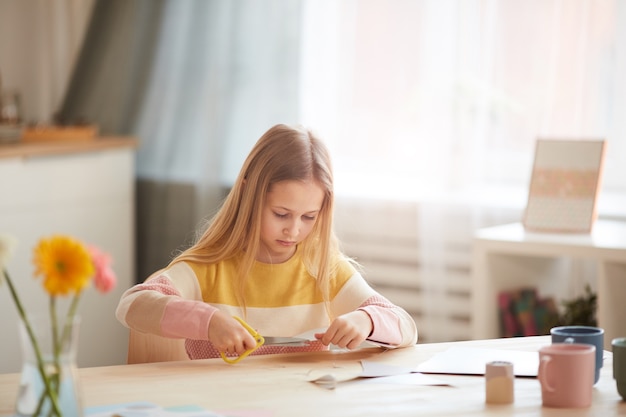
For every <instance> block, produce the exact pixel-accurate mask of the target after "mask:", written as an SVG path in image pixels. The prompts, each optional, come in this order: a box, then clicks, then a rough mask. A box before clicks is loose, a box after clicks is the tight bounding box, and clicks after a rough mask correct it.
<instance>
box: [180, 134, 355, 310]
mask: <svg viewBox="0 0 626 417" xmlns="http://www.w3.org/2000/svg"><path fill="white" fill-rule="evenodd" d="M311 179H312V180H314V181H316V182H317V183H318V184H319V185H320V187H322V189H323V190H324V200H323V202H322V207H321V209H320V212H319V214H318V218H317V221H316V222H315V225H314V227H313V229H312V230H311V233H310V234H309V236H307V238H306V239H305V240H304V241H303V242H301V243H300V250H301V251H302V257H303V261H304V263H305V265H306V267H307V269H308V271H309V273H310V274H311V275H313V276H314V277H315V278H316V281H317V284H318V288H319V289H320V291H321V294H322V296H323V299H324V300H325V302H326V303H327V304H328V300H329V298H330V295H329V288H330V279H331V277H332V276H333V274H334V272H335V270H336V267H337V262H338V261H339V259H341V258H343V255H342V254H341V252H340V250H339V245H338V241H337V238H336V236H335V234H334V232H333V205H334V190H333V173H332V167H331V160H330V154H329V152H328V149H327V148H326V146H325V145H324V144H323V142H322V141H321V140H320V139H318V138H317V137H316V136H315V135H314V134H313V133H312V132H311V131H310V130H307V129H305V128H303V127H300V126H287V125H284V124H279V125H276V126H273V127H272V128H270V129H269V130H268V131H267V132H266V133H265V134H264V135H263V136H262V137H261V138H260V139H259V140H258V141H257V143H256V144H255V145H254V147H253V148H252V150H251V151H250V154H249V155H248V157H247V159H246V161H245V162H244V164H243V166H242V168H241V171H240V172H239V175H238V177H237V180H236V181H235V184H234V186H233V188H232V190H231V191H230V193H229V194H228V196H227V197H226V199H225V200H224V203H223V204H222V206H221V208H220V209H219V211H218V212H217V213H216V215H215V216H214V217H213V218H212V219H211V220H210V222H209V224H208V227H207V228H206V230H205V231H204V233H203V234H202V235H201V236H200V237H199V239H198V240H197V242H196V243H195V244H194V245H193V246H191V247H190V248H189V249H187V250H185V251H184V252H182V253H181V254H180V255H178V256H177V257H176V258H175V259H174V260H173V261H172V262H171V263H170V266H171V265H173V264H175V263H177V262H182V261H191V262H198V263H216V262H220V261H223V260H226V259H230V258H232V257H235V256H238V255H241V256H242V258H241V262H240V263H239V266H238V275H237V277H236V278H235V279H236V288H237V298H238V299H239V302H240V304H241V305H242V306H243V308H244V310H245V305H246V303H245V297H244V289H245V284H246V279H247V277H248V274H249V272H250V269H251V268H252V266H253V264H254V262H255V257H256V254H257V251H258V248H259V243H260V237H261V214H262V208H263V205H264V204H265V199H266V195H267V192H268V190H269V189H270V187H271V186H272V185H273V184H275V183H277V182H279V181H285V180H299V181H305V180H311Z"/></svg>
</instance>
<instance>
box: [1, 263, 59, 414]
mask: <svg viewBox="0 0 626 417" xmlns="http://www.w3.org/2000/svg"><path fill="white" fill-rule="evenodd" d="M4 276H5V278H6V282H7V285H8V286H9V291H10V292H11V297H13V301H14V302H15V307H16V308H17V311H18V313H19V315H20V318H21V319H22V322H23V323H24V327H25V328H26V331H27V333H28V337H29V339H30V342H31V343H32V345H33V351H34V352H35V356H36V357H37V369H38V370H39V374H40V375H41V379H42V381H43V383H44V386H45V388H46V393H47V394H48V397H50V402H51V403H52V409H53V410H54V414H56V415H57V416H58V417H61V416H62V414H61V409H60V407H59V403H58V400H57V396H56V392H54V390H53V389H52V385H51V384H50V379H49V378H48V375H46V370H45V368H44V361H43V358H42V356H41V349H40V348H39V343H38V342H37V338H36V337H35V334H34V333H33V329H32V326H31V324H30V322H29V321H28V317H27V316H26V311H25V310H24V307H23V306H22V302H21V301H20V298H19V297H18V295H17V291H15V287H14V286H13V282H12V281H11V277H10V276H9V273H8V271H7V270H6V269H5V270H4Z"/></svg>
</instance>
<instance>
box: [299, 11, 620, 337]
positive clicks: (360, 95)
mask: <svg viewBox="0 0 626 417" xmlns="http://www.w3.org/2000/svg"><path fill="white" fill-rule="evenodd" d="M625 28H626V2H621V1H618V0H344V1H339V2H337V1H332V0H309V1H305V7H304V22H303V31H304V32H303V43H302V45H303V46H302V51H301V55H302V57H303V66H302V83H301V97H300V99H301V103H302V106H301V111H302V119H303V121H304V122H305V123H306V124H310V125H312V126H315V127H316V128H317V129H318V130H319V131H321V132H322V133H323V136H324V137H325V138H326V139H327V140H329V141H330V143H331V146H332V148H333V149H332V151H333V156H334V161H335V168H336V179H337V188H338V189H337V194H338V195H339V196H340V198H342V197H343V198H347V197H349V198H359V197H368V198H376V199H389V200H397V201H407V200H408V201H415V202H416V204H418V206H419V209H418V210H417V213H418V217H419V219H418V221H417V228H418V230H417V231H416V234H417V241H418V242H419V245H420V250H419V254H417V257H418V260H417V262H418V264H419V265H420V271H421V273H420V277H419V280H420V281H421V282H419V284H417V285H418V286H419V288H420V291H422V292H423V293H422V294H423V297H421V298H420V300H421V301H419V303H420V304H421V306H420V307H419V311H421V312H422V316H421V318H420V319H419V322H418V325H419V326H420V328H421V329H422V331H423V332H424V334H425V335H426V337H427V339H428V340H429V341H437V340H449V339H450V338H451V337H453V336H454V335H452V334H451V333H450V332H449V328H450V327H451V326H450V323H449V322H447V321H446V320H447V318H448V319H449V316H450V315H451V313H450V312H451V311H453V310H455V308H453V307H454V306H452V305H451V303H453V302H454V301H450V300H453V299H454V298H453V297H450V296H449V294H450V293H451V292H454V291H456V290H455V289H454V288H455V282H454V281H455V279H456V278H455V274H456V272H455V262H458V261H455V259H454V256H452V255H453V252H454V246H455V245H456V246H458V245H463V246H464V247H465V248H466V249H464V250H465V252H466V256H465V259H464V260H462V261H461V262H459V264H460V265H461V266H462V268H467V267H466V266H463V265H467V262H468V260H469V257H470V256H471V237H472V232H473V231H474V230H476V229H478V228H480V227H484V226H491V225H495V224H502V223H508V222H511V221H519V220H520V219H521V216H522V212H523V209H524V207H525V204H526V198H527V184H528V180H529V178H530V173H531V168H532V161H533V156H534V147H535V141H536V139H538V138H541V137H543V138H557V139H565V138H572V139H607V141H608V146H607V155H606V160H605V162H606V164H605V171H604V179H603V190H602V193H601V195H600V215H601V216H607V217H608V216H617V217H621V218H626V166H625V165H624V164H623V161H624V160H626V118H624V117H623V115H624V114H625V112H626V78H625V77H624V76H623V74H625V73H626V29H625ZM362 201H366V200H362ZM386 215H388V216H400V215H401V214H399V213H393V212H389V213H387V214H386ZM371 221H372V222H380V221H381V220H377V219H372V220H371ZM407 224H411V222H408V221H407ZM367 227H368V226H367V225H363V229H367ZM459 229H461V230H459ZM463 236H465V237H464V239H465V240H464V241H462V240H460V239H459V237H463ZM451 248H452V249H451ZM468 274H469V271H466V272H465V276H466V278H468ZM575 275H576V274H575ZM576 277H577V278H578V279H576V278H575V279H573V280H572V281H571V283H572V287H573V288H571V294H572V295H575V294H577V293H578V294H580V293H582V291H583V288H584V284H586V283H587V282H589V280H593V276H592V275H586V274H585V273H582V272H581V273H577V275H576ZM469 291H470V292H471V289H470V290H469ZM457 310H458V309H457ZM446 317H447V318H446Z"/></svg>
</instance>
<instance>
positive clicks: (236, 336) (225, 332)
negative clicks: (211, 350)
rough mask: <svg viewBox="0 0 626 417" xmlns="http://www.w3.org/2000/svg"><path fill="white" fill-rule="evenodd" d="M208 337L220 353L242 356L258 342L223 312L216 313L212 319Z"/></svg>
mask: <svg viewBox="0 0 626 417" xmlns="http://www.w3.org/2000/svg"><path fill="white" fill-rule="evenodd" d="M208 336H209V342H211V343H213V346H215V348H216V349H217V350H218V351H220V352H224V353H236V354H237V355H242V354H243V353H244V352H245V351H247V350H248V349H252V348H254V347H255V346H256V341H255V340H254V338H253V337H252V335H251V334H250V332H248V330H246V328H245V327H243V326H242V325H241V323H239V322H238V321H237V320H235V319H234V318H233V317H231V316H229V315H227V314H224V313H222V312H221V311H216V312H215V313H214V314H213V317H211V322H210V323H209V331H208Z"/></svg>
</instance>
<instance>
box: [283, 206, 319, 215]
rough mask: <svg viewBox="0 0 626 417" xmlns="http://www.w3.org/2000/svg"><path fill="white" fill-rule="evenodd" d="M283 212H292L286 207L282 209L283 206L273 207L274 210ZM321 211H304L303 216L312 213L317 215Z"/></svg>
mask: <svg viewBox="0 0 626 417" xmlns="http://www.w3.org/2000/svg"><path fill="white" fill-rule="evenodd" d="M276 209H278V210H285V211H288V212H292V211H293V210H291V209H289V208H287V207H283V206H274V210H276ZM320 210H321V209H315V210H309V211H305V212H304V214H312V213H319V212H320Z"/></svg>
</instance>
